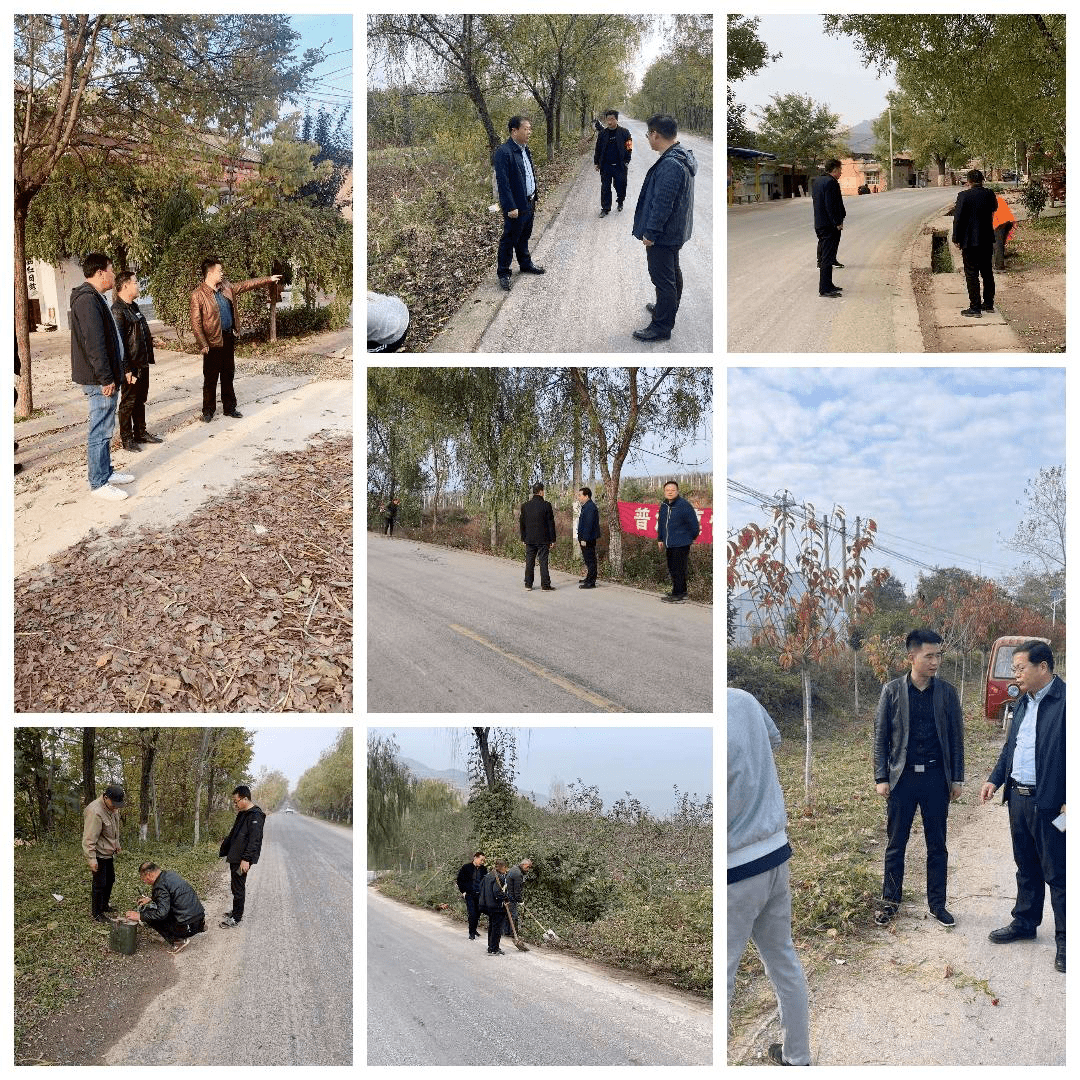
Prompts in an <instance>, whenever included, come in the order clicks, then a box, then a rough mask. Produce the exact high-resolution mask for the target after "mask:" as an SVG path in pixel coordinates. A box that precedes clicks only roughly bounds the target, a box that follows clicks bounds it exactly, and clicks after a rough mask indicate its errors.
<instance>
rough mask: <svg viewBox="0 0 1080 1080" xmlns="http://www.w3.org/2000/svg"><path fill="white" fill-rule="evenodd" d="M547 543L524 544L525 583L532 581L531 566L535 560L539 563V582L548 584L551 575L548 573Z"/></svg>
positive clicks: (528, 583) (529, 583)
mask: <svg viewBox="0 0 1080 1080" xmlns="http://www.w3.org/2000/svg"><path fill="white" fill-rule="evenodd" d="M548 550H549V545H548V544H526V545H525V584H526V585H531V584H532V583H533V566H535V565H536V563H537V561H539V563H540V584H541V585H550V584H551V575H550V574H549V573H548V564H547V560H548Z"/></svg>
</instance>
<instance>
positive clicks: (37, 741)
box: [26, 728, 52, 838]
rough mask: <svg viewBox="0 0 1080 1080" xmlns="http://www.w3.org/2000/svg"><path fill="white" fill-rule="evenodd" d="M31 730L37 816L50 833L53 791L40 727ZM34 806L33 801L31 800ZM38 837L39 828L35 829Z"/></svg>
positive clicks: (31, 759)
mask: <svg viewBox="0 0 1080 1080" xmlns="http://www.w3.org/2000/svg"><path fill="white" fill-rule="evenodd" d="M26 730H27V731H28V732H29V749H30V763H31V765H32V766H33V769H34V784H33V788H34V800H35V801H36V802H37V816H38V821H39V822H40V823H41V832H42V834H43V835H46V836H47V835H48V833H49V831H50V829H51V827H52V805H51V804H52V792H51V791H50V790H49V782H48V779H47V778H46V776H45V754H44V752H43V751H42V749H41V731H40V729H39V728H27V729H26ZM31 806H33V801H31ZM34 836H35V838H36V837H37V830H36V829H35V830H34Z"/></svg>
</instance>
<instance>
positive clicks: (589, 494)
mask: <svg viewBox="0 0 1080 1080" xmlns="http://www.w3.org/2000/svg"><path fill="white" fill-rule="evenodd" d="M581 494H582V495H584V496H585V497H586V498H589V499H591V498H592V488H584V487H583V488H582V489H581Z"/></svg>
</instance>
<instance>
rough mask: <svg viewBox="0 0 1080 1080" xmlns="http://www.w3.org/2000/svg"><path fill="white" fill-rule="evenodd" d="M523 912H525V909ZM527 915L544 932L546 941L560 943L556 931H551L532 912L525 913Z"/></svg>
mask: <svg viewBox="0 0 1080 1080" xmlns="http://www.w3.org/2000/svg"><path fill="white" fill-rule="evenodd" d="M522 910H524V908H523V909H522ZM525 914H526V915H528V916H529V918H530V919H532V921H533V922H534V923H536V925H537V926H539V927H540V929H541V930H543V931H544V940H545V941H558V940H559V935H558V934H556V933H555V931H554V930H549V929H548V928H547V927H546V926H545V925H544V924H543V923H542V922H541V921H540V920H539V919H538V918H537V917H536V916H535V915H534V914H533V913H532V912H531V911H527V912H525Z"/></svg>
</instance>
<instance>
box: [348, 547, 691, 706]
mask: <svg viewBox="0 0 1080 1080" xmlns="http://www.w3.org/2000/svg"><path fill="white" fill-rule="evenodd" d="M367 550H368V556H367V559H368V565H367V572H368V590H367V598H368V603H367V612H368V651H367V667H368V709H369V711H371V712H491V711H498V712H623V711H625V712H673V713H703V712H709V711H711V709H712V609H711V608H710V607H704V606H701V605H698V604H691V603H682V604H665V603H663V602H661V600H660V598H659V594H656V593H648V592H642V591H640V590H637V589H629V588H626V587H623V586H618V585H612V584H607V583H604V582H600V583H598V585H597V587H596V588H595V589H591V590H584V589H581V590H579V589H578V587H577V582H578V579H577V577H571V576H570V575H569V574H566V573H561V572H559V571H557V570H553V571H552V573H551V581H552V584H553V585H554V586H555V591H556V592H557V593H558V594H559V595H558V596H556V595H555V593H548V592H542V591H541V589H540V576H539V573H537V575H536V578H535V580H534V582H533V591H532V592H527V591H526V589H525V587H524V577H525V575H524V565H523V563H517V562H510V561H509V560H507V559H497V558H493V557H491V556H488V555H477V554H473V553H471V552H464V551H455V550H453V549H448V548H441V547H434V546H432V545H429V544H421V543H417V542H416V541H413V540H392V539H388V538H386V537H384V536H382V535H381V534H369V541H368V549H367Z"/></svg>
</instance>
